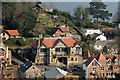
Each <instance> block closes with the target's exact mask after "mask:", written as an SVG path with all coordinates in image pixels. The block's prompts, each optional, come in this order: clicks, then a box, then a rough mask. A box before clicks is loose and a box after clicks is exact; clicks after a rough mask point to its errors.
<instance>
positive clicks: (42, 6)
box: [37, 4, 51, 10]
mask: <svg viewBox="0 0 120 80" xmlns="http://www.w3.org/2000/svg"><path fill="white" fill-rule="evenodd" d="M37 5H38V6H39V7H40V8H42V9H44V10H45V9H51V8H50V7H49V6H47V5H46V4H37Z"/></svg>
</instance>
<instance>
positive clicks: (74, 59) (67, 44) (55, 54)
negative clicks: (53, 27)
mask: <svg viewBox="0 0 120 80" xmlns="http://www.w3.org/2000/svg"><path fill="white" fill-rule="evenodd" d="M32 48H33V50H32V52H33V53H32V54H33V55H34V56H35V63H36V64H47V65H56V66H58V65H62V64H63V65H67V66H68V65H75V64H82V56H81V54H82V48H81V47H80V45H79V44H78V43H77V42H76V41H75V40H74V39H72V38H70V37H54V38H51V37H50V38H42V36H40V37H39V40H37V41H36V42H35V43H34V44H33V45H32Z"/></svg>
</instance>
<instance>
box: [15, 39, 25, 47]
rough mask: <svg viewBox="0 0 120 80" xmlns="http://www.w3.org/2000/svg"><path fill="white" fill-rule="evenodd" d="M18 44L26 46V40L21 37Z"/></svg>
mask: <svg viewBox="0 0 120 80" xmlns="http://www.w3.org/2000/svg"><path fill="white" fill-rule="evenodd" d="M16 44H17V45H18V46H24V45H25V41H24V40H23V38H20V39H18V40H17V41H16Z"/></svg>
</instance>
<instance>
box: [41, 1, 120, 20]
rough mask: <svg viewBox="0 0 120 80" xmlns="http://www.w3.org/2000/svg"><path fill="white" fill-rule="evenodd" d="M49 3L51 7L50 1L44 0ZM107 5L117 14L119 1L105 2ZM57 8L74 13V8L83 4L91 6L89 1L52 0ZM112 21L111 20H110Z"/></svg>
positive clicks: (84, 6)
mask: <svg viewBox="0 0 120 80" xmlns="http://www.w3.org/2000/svg"><path fill="white" fill-rule="evenodd" d="M43 3H45V4H47V5H48V6H49V7H51V3H50V2H43ZM104 3H105V4H106V5H107V9H106V10H108V11H109V12H110V13H112V14H113V15H115V13H116V11H117V9H118V2H104ZM52 4H53V5H54V7H55V8H57V9H60V10H61V11H67V12H70V13H71V14H73V10H74V8H76V7H77V6H79V5H81V6H82V7H83V8H86V7H89V2H52ZM108 21H110V22H112V17H111V20H108Z"/></svg>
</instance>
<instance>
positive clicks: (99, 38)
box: [96, 35, 107, 40]
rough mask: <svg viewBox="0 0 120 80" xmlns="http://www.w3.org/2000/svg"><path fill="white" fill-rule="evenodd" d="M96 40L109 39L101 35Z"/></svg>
mask: <svg viewBox="0 0 120 80" xmlns="http://www.w3.org/2000/svg"><path fill="white" fill-rule="evenodd" d="M96 40H107V38H106V37H105V36H104V35H99V36H98V37H96Z"/></svg>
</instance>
